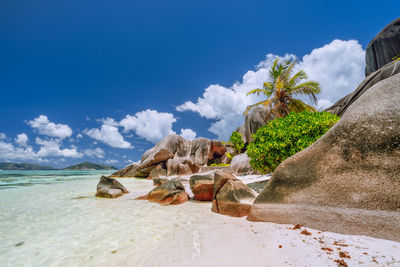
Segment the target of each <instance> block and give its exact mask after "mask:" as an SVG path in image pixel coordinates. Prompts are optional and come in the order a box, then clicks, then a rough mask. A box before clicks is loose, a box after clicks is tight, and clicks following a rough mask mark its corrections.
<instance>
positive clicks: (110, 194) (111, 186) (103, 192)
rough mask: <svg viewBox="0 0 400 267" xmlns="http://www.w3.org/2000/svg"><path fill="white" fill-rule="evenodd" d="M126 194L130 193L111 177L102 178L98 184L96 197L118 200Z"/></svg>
mask: <svg viewBox="0 0 400 267" xmlns="http://www.w3.org/2000/svg"><path fill="white" fill-rule="evenodd" d="M126 193H129V191H128V190H127V189H126V188H125V187H124V186H123V185H122V184H121V183H120V182H118V181H117V180H116V179H113V178H110V177H106V176H101V178H100V181H99V183H98V184H97V193H96V197H106V198H116V197H120V196H122V195H123V194H126Z"/></svg>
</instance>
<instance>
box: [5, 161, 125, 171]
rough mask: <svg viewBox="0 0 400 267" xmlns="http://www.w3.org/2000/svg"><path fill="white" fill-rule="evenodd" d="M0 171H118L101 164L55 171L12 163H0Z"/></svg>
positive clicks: (87, 163) (84, 164) (44, 167)
mask: <svg viewBox="0 0 400 267" xmlns="http://www.w3.org/2000/svg"><path fill="white" fill-rule="evenodd" d="M0 170H4V171H11V170H26V171H29V170H30V171H34V170H38V171H39V170H90V171H91V170H118V169H117V168H116V167H114V166H108V165H103V164H96V163H91V162H82V163H79V164H76V165H71V166H68V167H66V168H64V169H57V168H53V167H51V166H42V165H38V164H31V163H25V162H22V163H14V162H0Z"/></svg>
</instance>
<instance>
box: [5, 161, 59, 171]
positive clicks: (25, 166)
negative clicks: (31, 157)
mask: <svg viewBox="0 0 400 267" xmlns="http://www.w3.org/2000/svg"><path fill="white" fill-rule="evenodd" d="M0 170H55V168H53V167H50V166H42V165H37V164H31V163H24V162H22V163H14V162H0Z"/></svg>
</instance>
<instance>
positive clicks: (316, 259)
mask: <svg viewBox="0 0 400 267" xmlns="http://www.w3.org/2000/svg"><path fill="white" fill-rule="evenodd" d="M122 182H124V180H123V181H122ZM127 186H128V189H129V188H130V189H131V190H132V189H133V188H132V186H133V184H128V185H127ZM134 191H135V190H134V189H133V190H132V193H131V194H130V195H131V196H129V195H126V196H124V198H132V197H133V196H134V195H136V193H134ZM155 208H158V207H157V206H155ZM159 208H161V209H167V210H168V212H171V216H180V217H181V216H184V217H185V219H186V222H187V223H186V224H184V225H178V226H176V230H175V231H172V232H169V233H168V234H167V235H165V236H163V237H162V238H160V240H159V241H160V242H157V245H156V244H155V246H154V247H153V248H154V251H153V253H152V252H150V251H148V252H149V253H146V254H144V255H142V257H141V259H140V260H139V261H138V260H137V258H136V257H135V256H132V258H130V257H127V258H125V260H124V261H121V262H119V263H120V264H122V265H125V264H128V263H129V262H131V263H132V262H135V264H137V265H143V266H167V265H168V266H337V265H338V263H337V262H335V260H344V262H345V263H346V264H348V265H349V266H400V243H398V242H393V241H388V240H383V239H376V238H371V237H366V236H349V235H341V234H335V233H329V232H319V231H318V230H313V229H308V228H307V229H306V228H304V227H302V228H301V229H296V230H293V229H292V228H293V225H280V224H274V223H254V222H249V221H247V220H246V219H245V218H233V217H227V216H223V215H219V214H215V213H212V212H211V203H205V202H196V201H191V202H188V203H185V204H182V205H178V206H173V207H172V206H168V207H162V206H159ZM304 229H306V231H307V232H309V233H310V235H305V234H302V233H301V232H302V230H304ZM340 252H342V253H344V254H343V256H345V257H340Z"/></svg>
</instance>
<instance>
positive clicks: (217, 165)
mask: <svg viewBox="0 0 400 267" xmlns="http://www.w3.org/2000/svg"><path fill="white" fill-rule="evenodd" d="M209 166H212V167H229V166H231V164H215V163H213V164H211V165H209Z"/></svg>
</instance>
